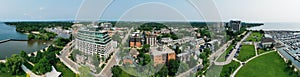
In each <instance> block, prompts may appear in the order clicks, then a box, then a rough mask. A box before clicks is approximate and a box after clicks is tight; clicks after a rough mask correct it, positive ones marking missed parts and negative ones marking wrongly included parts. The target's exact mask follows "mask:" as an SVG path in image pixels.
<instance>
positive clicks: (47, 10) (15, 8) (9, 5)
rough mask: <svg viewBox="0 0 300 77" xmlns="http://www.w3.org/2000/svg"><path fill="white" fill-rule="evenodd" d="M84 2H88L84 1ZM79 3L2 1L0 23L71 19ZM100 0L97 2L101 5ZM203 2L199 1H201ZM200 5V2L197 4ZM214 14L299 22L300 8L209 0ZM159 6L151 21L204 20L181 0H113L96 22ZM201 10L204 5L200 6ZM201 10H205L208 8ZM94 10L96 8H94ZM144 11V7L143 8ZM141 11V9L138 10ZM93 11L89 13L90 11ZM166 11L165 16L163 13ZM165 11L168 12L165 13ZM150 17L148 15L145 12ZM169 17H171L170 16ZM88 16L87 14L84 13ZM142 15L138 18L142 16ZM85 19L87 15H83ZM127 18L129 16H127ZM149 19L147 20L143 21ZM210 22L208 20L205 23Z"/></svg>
mask: <svg viewBox="0 0 300 77" xmlns="http://www.w3.org/2000/svg"><path fill="white" fill-rule="evenodd" d="M84 1H88V0H84ZM84 1H83V0H43V1H37V0H26V1H23V0H5V1H1V2H0V9H1V10H2V11H1V12H0V21H35V20H39V21H47V20H74V19H76V15H77V13H78V11H79V9H80V7H81V5H82V2H84ZM101 1H102V0H99V3H101ZM205 1H207V0H203V2H205ZM199 2H202V1H199ZM213 2H214V5H215V7H216V9H217V10H218V14H219V15H220V16H221V19H220V20H222V21H229V20H231V19H239V20H242V21H250V22H299V21H300V15H298V14H300V10H297V8H298V7H300V5H298V4H300V1H299V0H246V1H245V0H243V1H240V0H213ZM151 3H154V4H162V5H166V7H167V8H157V6H156V7H151V8H149V5H148V7H147V8H149V10H150V11H155V12H154V15H149V16H150V17H151V16H157V17H154V18H153V19H152V20H157V19H161V20H165V21H166V20H172V19H174V20H180V19H185V20H188V21H204V18H203V16H202V15H201V14H199V13H198V12H197V10H196V9H195V8H194V7H193V6H192V5H191V4H190V3H189V2H187V1H184V0H163V1H161V0H151V1H150V0H143V1H140V0H127V1H122V0H115V1H113V2H112V3H111V5H109V6H108V7H107V8H106V9H105V11H104V13H103V15H102V17H101V18H100V17H99V20H118V19H120V18H121V17H122V15H123V14H124V13H127V12H128V10H132V8H139V7H143V6H138V5H141V4H145V5H147V4H151ZM202 6H204V7H205V5H202ZM168 7H169V8H171V9H172V10H175V11H177V12H179V13H178V15H183V16H184V17H182V18H177V16H176V15H175V14H174V15H172V14H171V13H172V10H170V11H168V10H167V11H163V10H164V9H169V8H168ZM215 7H205V8H207V9H204V10H201V11H207V10H209V9H210V8H215ZM95 8H97V6H95ZM144 8H146V7H144ZM140 9H142V8H140ZM92 11H93V10H91V12H92ZM131 12H134V13H133V14H145V15H147V13H149V12H146V13H145V12H143V11H131ZM165 12H167V13H165ZM168 12H169V13H168ZM149 14H152V13H149ZM157 14H161V15H157ZM170 14H171V15H170ZM87 15H88V14H87ZM145 15H142V16H145ZM137 16H140V15H137ZM87 17H89V16H87ZM130 18H131V17H130ZM145 20H151V19H145ZM207 21H210V20H207Z"/></svg>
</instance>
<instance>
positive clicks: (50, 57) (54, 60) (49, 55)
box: [44, 51, 57, 65]
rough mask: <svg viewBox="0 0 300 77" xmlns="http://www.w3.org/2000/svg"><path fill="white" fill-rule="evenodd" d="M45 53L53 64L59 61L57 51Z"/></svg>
mask: <svg viewBox="0 0 300 77" xmlns="http://www.w3.org/2000/svg"><path fill="white" fill-rule="evenodd" d="M44 53H45V56H44V57H45V58H46V59H48V61H49V63H50V64H51V65H55V64H56V62H57V58H56V55H55V52H48V51H46V52H44Z"/></svg>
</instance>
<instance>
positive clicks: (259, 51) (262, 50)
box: [257, 49, 273, 54]
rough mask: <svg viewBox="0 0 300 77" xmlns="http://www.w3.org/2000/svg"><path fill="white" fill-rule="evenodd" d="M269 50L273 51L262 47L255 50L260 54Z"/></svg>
mask: <svg viewBox="0 0 300 77" xmlns="http://www.w3.org/2000/svg"><path fill="white" fill-rule="evenodd" d="M270 51H273V50H264V49H259V50H257V53H258V54H262V53H265V52H270Z"/></svg>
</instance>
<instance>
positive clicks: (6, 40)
mask: <svg viewBox="0 0 300 77" xmlns="http://www.w3.org/2000/svg"><path fill="white" fill-rule="evenodd" d="M8 41H28V40H25V39H5V40H1V41H0V44H1V43H5V42H8Z"/></svg>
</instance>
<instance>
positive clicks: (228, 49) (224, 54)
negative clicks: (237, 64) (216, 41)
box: [217, 44, 233, 62]
mask: <svg viewBox="0 0 300 77" xmlns="http://www.w3.org/2000/svg"><path fill="white" fill-rule="evenodd" d="M232 47H233V44H230V45H229V47H228V48H227V49H226V51H225V52H223V53H222V54H221V55H220V57H219V58H218V59H217V62H223V61H225V60H226V58H225V56H226V55H227V54H228V53H229V51H230V50H231V49H232Z"/></svg>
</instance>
